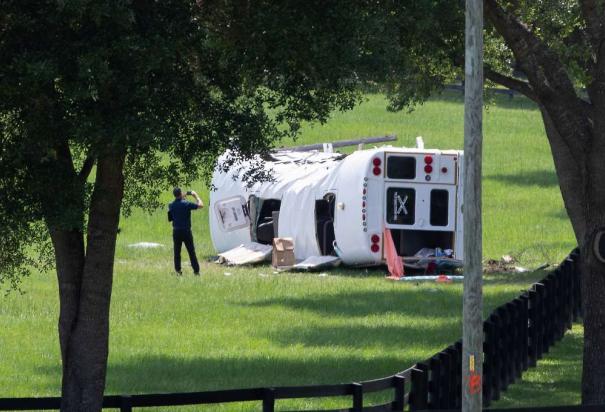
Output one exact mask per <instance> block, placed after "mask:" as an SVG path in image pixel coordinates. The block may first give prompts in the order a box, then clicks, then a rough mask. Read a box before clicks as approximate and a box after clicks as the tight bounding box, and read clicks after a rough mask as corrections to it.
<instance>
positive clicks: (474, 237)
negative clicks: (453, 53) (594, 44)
mask: <svg viewBox="0 0 605 412" xmlns="http://www.w3.org/2000/svg"><path fill="white" fill-rule="evenodd" d="M465 38H466V42H465V55H464V79H465V82H464V205H463V207H464V210H463V212H464V293H463V309H462V382H463V385H462V411H463V412H480V411H481V409H482V404H483V399H482V397H483V388H482V386H483V313H482V312H483V290H482V289H483V279H482V276H483V265H482V255H483V250H482V249H483V243H482V242H483V240H482V235H481V229H482V224H481V146H482V140H483V135H482V121H483V0H466V29H465Z"/></svg>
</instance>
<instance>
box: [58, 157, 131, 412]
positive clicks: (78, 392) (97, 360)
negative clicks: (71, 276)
mask: <svg viewBox="0 0 605 412" xmlns="http://www.w3.org/2000/svg"><path fill="white" fill-rule="evenodd" d="M123 165H124V156H123V155H110V156H105V157H102V158H100V159H99V161H98V165H97V174H96V180H95V187H94V191H93V195H92V199H91V205H90V212H89V219H88V235H87V242H86V243H87V247H86V258H85V260H84V265H83V270H82V272H81V274H82V277H81V283H80V289H79V296H76V294H75V293H73V294H65V295H63V294H62V295H60V297H61V306H62V307H63V306H65V307H66V308H70V310H73V308H75V307H77V313H76V319H75V323H74V322H72V324H71V325H72V327H71V333H70V334H69V336H68V337H67V339H66V342H65V346H66V348H65V350H64V351H63V352H64V357H63V362H64V368H63V394H62V403H61V410H62V411H100V410H101V407H102V403H103V392H104V389H105V374H106V370H107V357H108V353H109V352H108V348H109V305H110V299H111V286H112V277H113V262H114V255H115V245H116V237H117V231H118V223H119V218H120V206H121V203H122V197H123V191H124V176H123ZM64 298H65V299H67V300H68V301H66V302H63V299H64ZM76 298H77V301H76V302H77V303H74V302H71V301H69V300H71V299H76ZM66 310H67V309H66ZM70 314H72V312H70ZM62 346H63V342H62Z"/></svg>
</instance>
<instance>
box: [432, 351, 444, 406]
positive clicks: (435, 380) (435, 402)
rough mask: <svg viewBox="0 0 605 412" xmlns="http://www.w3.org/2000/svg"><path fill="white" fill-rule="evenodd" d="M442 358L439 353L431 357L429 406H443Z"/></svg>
mask: <svg viewBox="0 0 605 412" xmlns="http://www.w3.org/2000/svg"><path fill="white" fill-rule="evenodd" d="M440 377H441V360H440V359H439V355H435V356H433V357H432V358H431V359H429V408H430V409H440V408H441V406H440V405H441V387H440V383H441V379H440Z"/></svg>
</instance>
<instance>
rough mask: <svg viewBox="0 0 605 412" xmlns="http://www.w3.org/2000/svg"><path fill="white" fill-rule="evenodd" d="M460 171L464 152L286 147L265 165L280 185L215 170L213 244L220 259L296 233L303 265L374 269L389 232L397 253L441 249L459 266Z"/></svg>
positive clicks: (211, 223) (295, 240) (212, 207)
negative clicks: (321, 260)
mask: <svg viewBox="0 0 605 412" xmlns="http://www.w3.org/2000/svg"><path fill="white" fill-rule="evenodd" d="M219 162H220V159H219ZM462 165H463V152H462V151H458V150H435V149H424V148H401V147H392V146H383V147H378V148H373V149H367V150H357V151H355V152H353V153H352V154H349V155H343V154H339V153H329V152H319V151H308V152H298V151H281V152H276V153H273V154H272V155H271V159H270V160H268V161H266V162H265V167H266V168H267V169H270V170H272V173H273V176H274V179H273V181H271V182H261V183H256V184H254V185H253V186H252V187H250V188H247V186H246V184H245V183H244V182H242V180H241V179H240V177H239V175H241V171H239V172H238V171H235V170H230V171H228V172H220V171H219V169H218V168H217V171H215V173H214V176H213V179H212V184H213V186H214V188H215V190H214V191H211V193H210V212H209V213H210V232H211V236H212V241H213V244H214V247H215V248H216V250H217V251H218V252H219V253H221V252H224V251H227V250H229V249H232V248H235V247H237V246H239V245H241V244H244V243H247V242H251V241H253V242H258V243H264V244H271V242H272V239H273V238H274V237H291V238H293V239H294V253H295V256H296V259H297V260H303V259H306V258H308V257H310V256H320V255H336V254H337V255H338V256H339V257H340V258H341V260H342V261H343V263H345V264H350V265H374V264H380V263H383V262H384V259H385V256H384V253H383V252H384V250H383V236H384V229H385V228H388V229H390V231H391V235H392V237H393V241H394V244H395V247H396V249H397V253H398V255H399V256H402V257H404V258H405V257H408V256H413V255H414V254H415V253H416V252H418V251H419V250H420V249H422V248H435V249H436V248H441V249H442V250H448V249H449V250H451V251H452V252H451V257H453V258H455V259H457V260H462V259H463V248H462V226H463V225H462V173H463V169H462Z"/></svg>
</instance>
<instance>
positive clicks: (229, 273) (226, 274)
mask: <svg viewBox="0 0 605 412" xmlns="http://www.w3.org/2000/svg"><path fill="white" fill-rule="evenodd" d="M223 275H225V276H231V272H224V273H223Z"/></svg>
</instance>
